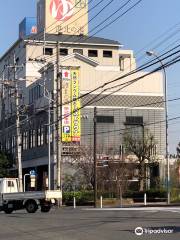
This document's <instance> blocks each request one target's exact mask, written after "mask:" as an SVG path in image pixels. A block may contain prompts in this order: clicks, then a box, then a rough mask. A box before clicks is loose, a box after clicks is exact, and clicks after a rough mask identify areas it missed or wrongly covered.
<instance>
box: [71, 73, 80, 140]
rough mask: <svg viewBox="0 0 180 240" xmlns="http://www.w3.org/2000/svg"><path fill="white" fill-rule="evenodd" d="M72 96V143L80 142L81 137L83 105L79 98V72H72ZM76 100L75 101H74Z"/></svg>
mask: <svg viewBox="0 0 180 240" xmlns="http://www.w3.org/2000/svg"><path fill="white" fill-rule="evenodd" d="M71 96H72V105H71V111H72V116H71V118H72V129H71V136H72V142H80V136H81V111H80V107H81V103H80V99H78V98H79V70H71ZM73 100H74V101H73Z"/></svg>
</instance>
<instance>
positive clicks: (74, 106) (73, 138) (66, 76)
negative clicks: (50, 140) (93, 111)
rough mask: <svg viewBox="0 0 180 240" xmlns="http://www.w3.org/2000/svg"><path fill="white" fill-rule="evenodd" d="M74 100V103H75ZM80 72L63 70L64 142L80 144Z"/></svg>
mask: <svg viewBox="0 0 180 240" xmlns="http://www.w3.org/2000/svg"><path fill="white" fill-rule="evenodd" d="M73 100H74V101H73ZM80 107H81V103H80V99H79V70H78V69H70V70H69V69H63V70H62V142H80V136H81V111H80Z"/></svg>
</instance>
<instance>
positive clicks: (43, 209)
mask: <svg viewBox="0 0 180 240" xmlns="http://www.w3.org/2000/svg"><path fill="white" fill-rule="evenodd" d="M50 209H51V206H41V212H49V211H50Z"/></svg>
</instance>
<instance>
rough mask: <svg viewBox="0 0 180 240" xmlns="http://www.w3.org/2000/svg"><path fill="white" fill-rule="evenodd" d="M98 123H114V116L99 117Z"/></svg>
mask: <svg viewBox="0 0 180 240" xmlns="http://www.w3.org/2000/svg"><path fill="white" fill-rule="evenodd" d="M97 123H114V116H97Z"/></svg>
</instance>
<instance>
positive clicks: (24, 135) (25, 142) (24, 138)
mask: <svg viewBox="0 0 180 240" xmlns="http://www.w3.org/2000/svg"><path fill="white" fill-rule="evenodd" d="M27 149H28V132H27V131H24V132H23V133H22V151H24V150H27Z"/></svg>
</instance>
